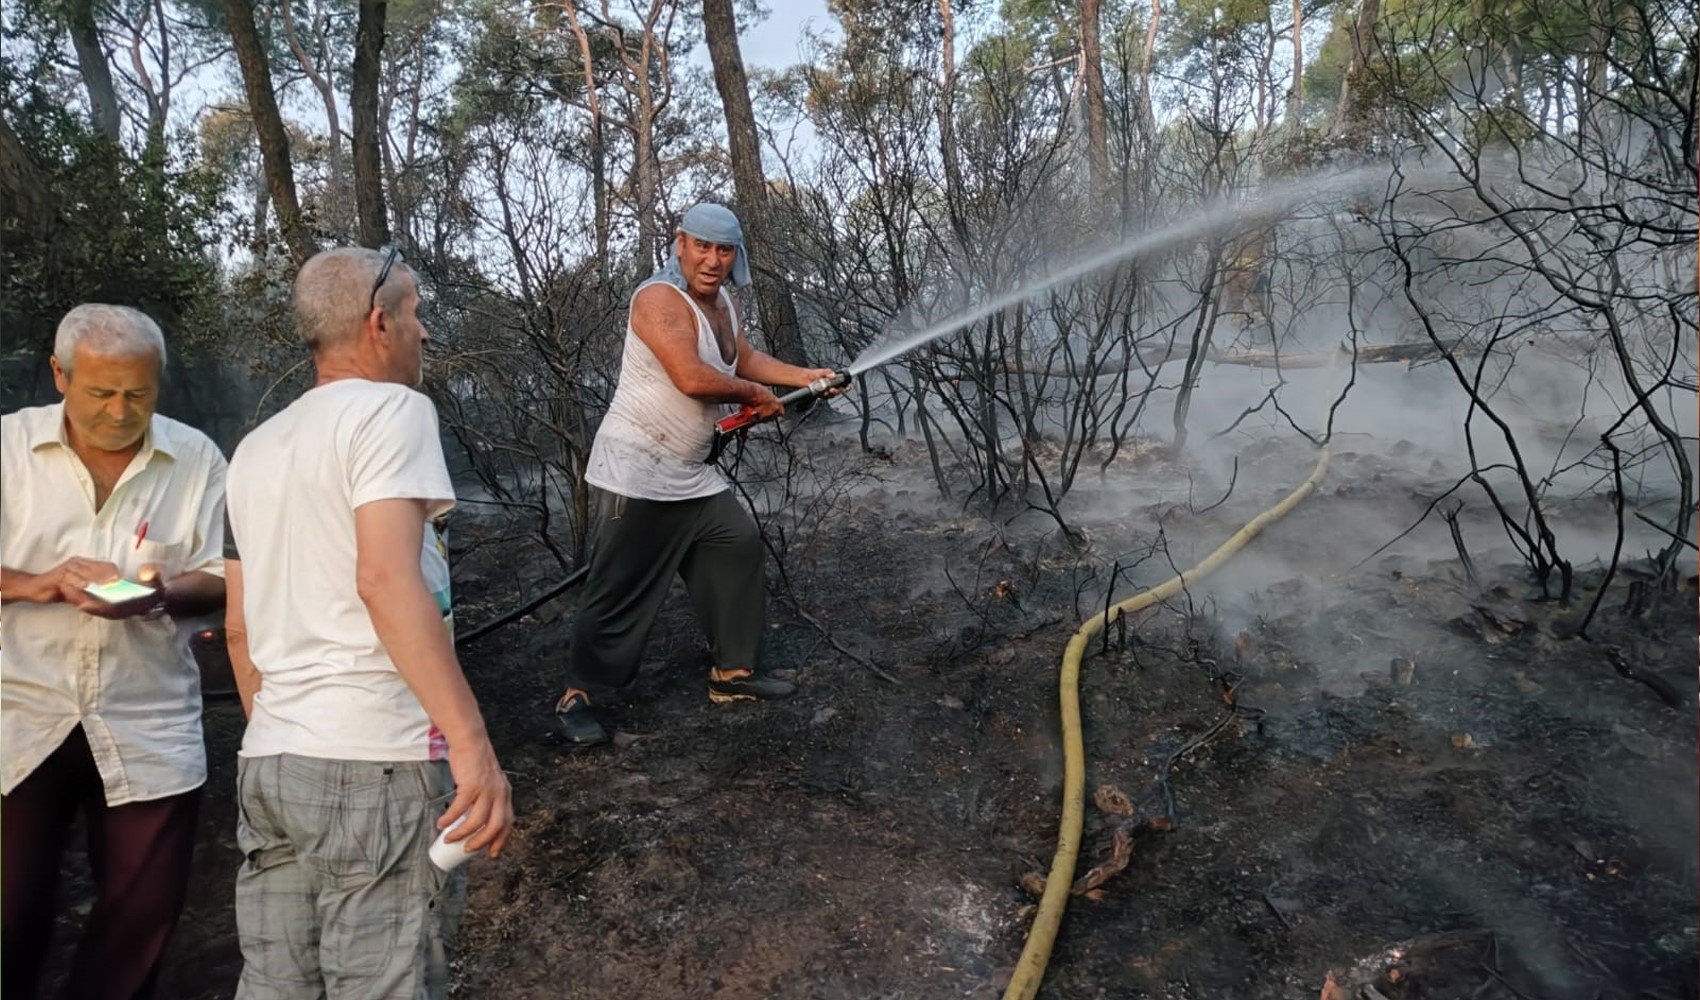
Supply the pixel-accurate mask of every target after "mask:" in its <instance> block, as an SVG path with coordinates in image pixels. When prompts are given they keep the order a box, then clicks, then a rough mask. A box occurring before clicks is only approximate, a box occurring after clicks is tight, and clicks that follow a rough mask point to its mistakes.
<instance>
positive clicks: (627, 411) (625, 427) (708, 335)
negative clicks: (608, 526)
mask: <svg viewBox="0 0 1700 1000" xmlns="http://www.w3.org/2000/svg"><path fill="white" fill-rule="evenodd" d="M650 285H665V286H666V287H668V288H671V289H672V290H673V291H675V292H678V293H679V295H681V296H683V297H684V299H685V302H687V303H688V304H689V305H690V307H691V311H692V312H694V313H695V314H696V318H697V356H698V357H700V358H702V360H703V363H704V364H706V365H708V366H709V367H711V368H713V369H714V370H716V371H718V372H720V373H722V374H724V375H734V376H735V375H736V373H737V370H738V357H737V354H736V353H735V349H734V354H733V356H732V360H731V361H730V362H728V361H726V360H725V359H724V358H722V357H721V356H720V344H719V342H718V341H717V340H716V339H715V336H714V328H713V327H712V326H710V325H709V322H708V317H707V316H706V315H704V314H703V311H702V310H701V309H700V308H698V307H697V304H696V302H695V301H693V300H692V299H691V297H690V295H689V294H687V293H686V292H685V291H684V290H682V289H680V288H679V287H678V286H677V285H674V284H671V283H670V282H667V281H663V280H651V281H646V282H644V283H643V284H642V285H639V286H638V289H637V292H633V293H632V298H633V299H634V300H635V299H636V298H637V295H638V292H642V291H643V290H644V289H645V288H648V287H649V286H650ZM720 297H721V300H722V301H724V302H725V303H726V308H727V310H728V311H729V313H730V315H731V317H732V329H733V330H737V329H738V312H737V309H736V308H735V307H734V306H733V305H732V297H731V296H730V295H727V294H726V289H725V288H724V287H722V288H721V289H720ZM733 409H735V407H734V406H732V405H731V404H727V403H705V402H703V401H701V400H698V399H692V398H691V397H690V396H687V395H685V394H684V393H682V392H680V391H679V389H678V387H677V386H675V385H674V384H673V380H672V379H671V378H669V377H668V376H667V369H665V368H663V367H662V366H661V361H660V360H659V359H658V358H656V356H655V352H654V351H651V350H650V349H649V345H648V344H645V343H644V342H643V340H642V339H641V338H639V337H638V335H637V334H636V333H635V332H633V330H632V321H631V312H630V309H629V308H628V310H627V313H626V345H625V350H624V351H623V352H622V353H621V355H620V381H619V383H618V384H617V385H616V386H615V387H614V399H613V402H611V403H610V404H609V405H608V415H607V416H605V417H603V418H602V426H601V427H600V428H598V429H597V431H596V441H595V442H594V443H593V444H592V445H591V447H590V460H589V461H588V462H587V463H586V465H585V470H584V481H585V482H587V483H589V484H590V485H592V486H596V487H599V488H601V489H604V490H607V491H609V492H610V493H618V494H620V495H621V496H628V497H636V498H638V499H640V500H695V499H697V498H699V497H708V496H713V495H714V494H716V493H719V492H721V491H723V490H725V489H726V488H727V486H726V480H725V479H724V478H723V477H722V476H721V475H720V470H719V469H717V468H715V467H714V466H712V465H707V464H704V462H703V459H705V458H707V457H708V449H709V446H710V445H711V444H712V443H713V440H714V422H715V421H716V420H719V419H720V418H721V417H723V416H725V415H726V414H727V413H730V412H732V410H733Z"/></svg>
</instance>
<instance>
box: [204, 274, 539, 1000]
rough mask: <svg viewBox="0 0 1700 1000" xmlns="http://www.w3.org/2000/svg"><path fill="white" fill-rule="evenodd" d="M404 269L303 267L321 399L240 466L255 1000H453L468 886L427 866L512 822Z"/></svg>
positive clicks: (247, 976) (246, 945)
mask: <svg viewBox="0 0 1700 1000" xmlns="http://www.w3.org/2000/svg"><path fill="white" fill-rule="evenodd" d="M397 257H398V255H397V253H396V252H395V251H394V250H391V251H388V252H379V251H374V250H366V249H340V250H331V251H327V252H325V253H321V254H319V255H318V256H316V257H314V258H312V259H311V260H309V261H308V262H307V263H306V264H305V265H303V266H302V268H301V273H300V275H299V276H298V277H297V278H296V280H295V294H294V305H295V322H296V326H297V329H298V331H299V333H300V334H301V337H302V339H303V340H305V341H306V343H307V346H308V348H309V349H310V350H311V351H312V352H313V363H314V367H315V369H316V372H317V379H316V380H315V383H314V386H313V388H312V389H310V390H309V391H308V392H307V393H306V394H304V395H303V396H302V397H301V398H300V399H298V400H296V401H295V402H294V403H292V404H290V405H289V407H287V408H286V409H285V410H284V411H283V412H281V413H279V414H278V415H276V416H275V417H272V418H271V419H270V420H267V421H266V422H265V423H263V424H261V425H260V426H259V427H258V428H256V429H255V430H254V431H253V432H252V433H250V434H249V435H248V437H247V438H246V439H244V440H243V441H242V443H241V445H240V446H239V447H238V448H237V449H236V454H235V456H234V457H233V458H232V459H231V463H230V475H229V482H228V488H227V492H228V496H229V514H230V529H231V530H230V538H231V544H232V545H233V546H234V548H233V550H232V551H230V552H228V553H227V563H226V575H227V577H228V579H229V586H230V611H229V620H228V622H227V631H228V635H229V643H230V653H231V663H232V665H233V666H234V667H235V670H236V676H237V685H238V688H239V689H240V691H241V694H242V704H243V708H244V709H245V710H246V711H247V712H248V729H247V732H246V733H245V734H244V736H243V740H242V750H241V760H240V761H239V763H238V771H237V786H238V788H237V791H238V797H239V810H240V811H239V817H238V824H237V841H238V844H239V846H240V847H241V849H242V852H243V855H244V858H243V863H242V868H241V871H240V873H239V874H238V876H237V882H236V920H237V931H238V934H239V936H240V938H241V944H242V957H243V960H244V968H243V970H242V980H241V984H240V986H239V987H238V992H237V996H238V997H240V998H245V1000H246V998H267V1000H270V998H293V997H302V998H310V997H323V996H326V995H327V994H328V995H329V996H330V997H332V998H335V997H349V998H355V997H358V998H362V1000H367V998H384V997H394V998H398V1000H399V998H408V1000H411V998H414V997H422V996H428V997H440V996H442V995H443V993H444V990H445V989H446V962H447V956H446V952H445V950H446V947H447V943H448V942H447V939H448V937H449V936H451V935H452V932H453V928H452V927H447V926H445V920H444V914H452V913H456V912H458V910H459V905H458V904H459V900H458V898H457V897H458V895H459V894H461V893H463V892H464V882H463V881H462V880H460V879H452V878H450V877H449V876H448V875H447V874H445V873H444V872H443V871H441V870H440V869H438V868H437V867H436V866H435V865H433V864H432V863H431V861H430V859H429V858H428V852H429V849H430V846H431V843H432V841H433V840H434V839H435V838H436V836H437V833H438V830H439V829H447V828H449V827H450V826H451V825H454V824H456V823H457V822H458V823H459V824H460V825H459V826H457V827H456V828H455V829H453V830H451V831H450V832H449V833H448V837H449V839H450V840H462V841H464V846H465V847H466V848H467V849H469V850H472V851H479V850H482V849H485V848H488V849H489V853H490V855H491V856H492V857H494V856H495V855H497V854H498V853H500V852H501V849H502V846H503V844H505V843H506V841H507V837H508V832H509V828H510V826H511V825H512V822H513V808H512V803H511V798H510V790H509V787H508V781H507V778H506V776H505V775H503V773H502V770H501V766H500V765H499V764H498V763H497V760H496V754H495V751H494V750H493V749H492V748H491V746H490V738H489V735H488V734H487V732H486V731H485V728H484V720H483V718H482V716H481V715H480V713H479V710H478V704H477V702H476V700H474V698H473V696H472V691H471V689H470V688H469V687H468V686H467V683H466V678H465V676H464V675H463V674H462V673H461V669H460V664H459V662H458V660H457V659H456V658H455V650H454V642H453V638H452V636H451V635H450V631H449V628H448V626H447V623H446V621H445V619H446V617H447V613H448V567H447V560H446V557H445V555H444V552H443V549H442V547H441V546H440V544H439V543H438V540H437V537H436V534H435V532H434V530H433V529H432V526H431V519H432V518H433V517H434V516H436V515H437V514H440V513H442V512H443V511H445V510H447V509H448V508H449V507H450V506H452V505H453V503H454V489H453V487H452V485H451V484H450V481H449V474H448V468H447V465H446V464H445V462H444V460H443V450H442V444H441V442H440V441H439V440H438V437H437V414H436V409H435V408H434V407H433V406H432V405H431V401H430V400H429V399H427V398H426V397H425V396H424V395H422V394H420V393H419V392H417V391H416V390H415V389H414V388H413V387H414V386H417V385H418V384H419V381H420V377H421V369H422V358H423V344H424V341H425V340H426V339H427V335H426V332H425V329H424V327H423V326H422V325H421V323H420V321H419V316H418V306H419V291H418V285H417V283H416V279H415V277H414V274H413V272H412V271H411V269H409V268H408V267H407V266H406V265H405V264H403V263H399V262H398V260H397ZM451 798H452V802H451V801H450V799H451ZM445 805H446V806H447V807H448V808H447V810H446V811H445V810H444V808H443V807H444V806H445ZM448 922H452V920H451V921H448Z"/></svg>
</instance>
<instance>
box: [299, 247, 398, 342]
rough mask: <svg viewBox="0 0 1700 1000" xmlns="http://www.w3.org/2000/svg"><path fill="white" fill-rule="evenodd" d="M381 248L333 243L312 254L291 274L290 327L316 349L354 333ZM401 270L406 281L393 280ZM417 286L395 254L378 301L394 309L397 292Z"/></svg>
mask: <svg viewBox="0 0 1700 1000" xmlns="http://www.w3.org/2000/svg"><path fill="white" fill-rule="evenodd" d="M386 256H388V251H385V250H370V249H367V248H366V247H338V248H337V249H335V250H326V251H324V252H323V253H318V254H314V255H313V257H312V258H311V259H309V260H308V261H307V263H305V264H303V265H301V273H300V274H298V275H296V276H295V295H294V303H295V331H296V332H297V333H299V334H300V335H301V339H302V341H304V342H305V343H306V344H307V348H308V349H309V350H311V351H313V352H315V353H317V352H319V351H322V350H324V349H325V348H328V347H336V346H339V345H341V344H343V343H346V342H348V341H350V340H352V339H353V338H354V335H355V334H356V333H357V332H358V331H359V329H360V327H361V326H362V325H363V324H364V323H365V322H366V317H367V315H369V314H370V312H371V304H372V283H373V282H375V281H377V280H378V274H379V272H381V271H382V270H383V269H384V258H385V257H386ZM403 276H405V277H406V278H407V280H406V281H398V280H397V279H398V278H401V277H403ZM417 286H418V279H417V278H416V277H415V276H414V273H413V269H412V268H411V267H408V266H407V262H406V261H403V260H401V259H400V258H397V259H396V262H395V264H394V265H393V266H392V267H391V268H390V273H389V277H387V278H385V279H384V286H383V287H382V288H380V289H378V304H379V305H381V306H383V307H384V309H385V310H386V311H388V312H392V313H393V312H394V311H395V310H396V308H397V306H399V305H400V303H401V300H402V296H403V294H404V293H406V292H407V291H408V290H410V289H411V288H416V287H417Z"/></svg>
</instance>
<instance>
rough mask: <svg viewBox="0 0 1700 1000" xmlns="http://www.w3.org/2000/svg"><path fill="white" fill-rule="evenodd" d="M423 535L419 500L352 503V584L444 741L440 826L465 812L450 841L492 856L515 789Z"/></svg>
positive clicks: (503, 834)
mask: <svg viewBox="0 0 1700 1000" xmlns="http://www.w3.org/2000/svg"><path fill="white" fill-rule="evenodd" d="M424 537H425V501H423V500H407V499H396V500H376V501H373V502H372V503H368V504H362V505H361V506H359V507H357V508H355V511H354V539H355V550H356V554H355V586H356V588H357V590H358V592H359V594H360V600H361V602H362V603H364V604H365V605H366V610H367V612H368V613H369V614H370V615H371V616H372V628H373V629H374V630H375V631H376V632H377V633H378V640H379V641H380V642H382V643H383V644H384V650H385V651H386V652H388V653H389V656H390V661H391V662H393V663H394V664H395V668H396V672H397V673H399V674H401V677H402V680H404V681H406V682H407V686H408V687H409V688H411V689H412V691H413V694H414V696H415V697H417V698H418V699H419V704H420V705H421V706H423V707H424V709H425V714H426V715H427V716H429V717H430V719H431V721H432V722H433V723H434V724H436V726H437V728H438V729H439V730H441V731H442V733H443V736H444V738H445V739H447V740H448V743H449V769H450V770H451V771H453V772H454V779H455V789H456V791H455V799H454V802H453V803H451V804H450V805H449V809H448V811H447V812H445V813H444V814H443V816H442V818H441V819H439V820H438V823H437V825H438V827H439V828H441V827H446V826H448V825H449V824H451V823H453V822H454V821H455V820H457V819H459V818H461V817H462V816H465V818H466V823H465V825H464V826H462V827H461V828H460V829H458V830H456V831H454V832H453V833H451V834H450V835H449V839H450V840H460V839H463V838H464V839H465V840H466V846H467V849H468V850H473V851H476V850H480V849H482V848H484V847H489V848H490V856H491V857H495V856H496V855H497V854H499V853H501V850H502V846H503V845H504V844H506V843H507V840H508V831H509V829H510V828H511V827H512V826H513V818H514V814H513V798H512V796H513V793H512V790H511V789H510V788H509V786H508V778H507V775H505V774H503V773H502V768H501V765H500V764H499V763H498V762H497V760H496V751H495V749H494V748H493V747H491V745H490V734H489V732H488V731H487V730H486V729H485V727H484V716H483V715H482V714H481V713H480V712H479V711H478V701H477V699H475V698H474V697H473V696H472V688H471V687H469V686H468V685H467V683H466V675H465V674H463V673H462V672H461V669H460V661H459V659H457V658H456V656H455V648H454V641H453V640H452V639H451V638H450V637H449V630H448V628H447V627H446V626H445V625H444V624H443V615H442V611H441V610H440V609H439V608H438V607H437V599H436V598H435V597H433V596H432V594H431V590H430V588H429V587H428V586H427V585H426V583H425V574H424V572H423V570H421V569H420V566H419V553H420V549H421V548H422V546H423V542H424Z"/></svg>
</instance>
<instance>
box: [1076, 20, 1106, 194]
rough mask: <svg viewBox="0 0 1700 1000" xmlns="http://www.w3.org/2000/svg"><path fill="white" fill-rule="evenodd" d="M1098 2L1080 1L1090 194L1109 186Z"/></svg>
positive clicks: (1101, 192)
mask: <svg viewBox="0 0 1700 1000" xmlns="http://www.w3.org/2000/svg"><path fill="white" fill-rule="evenodd" d="M1099 4H1100V0H1080V57H1081V62H1082V64H1083V65H1082V66H1081V69H1082V70H1083V75H1084V77H1085V84H1086V86H1085V99H1086V158H1087V163H1088V164H1089V165H1090V169H1091V176H1092V193H1093V195H1094V196H1098V195H1102V194H1103V193H1104V191H1105V190H1106V189H1107V187H1108V185H1109V178H1110V147H1109V132H1108V129H1107V127H1106V126H1105V124H1104V51H1103V44H1102V42H1101V40H1100V32H1099V27H1098V21H1099V16H1098V15H1099Z"/></svg>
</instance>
